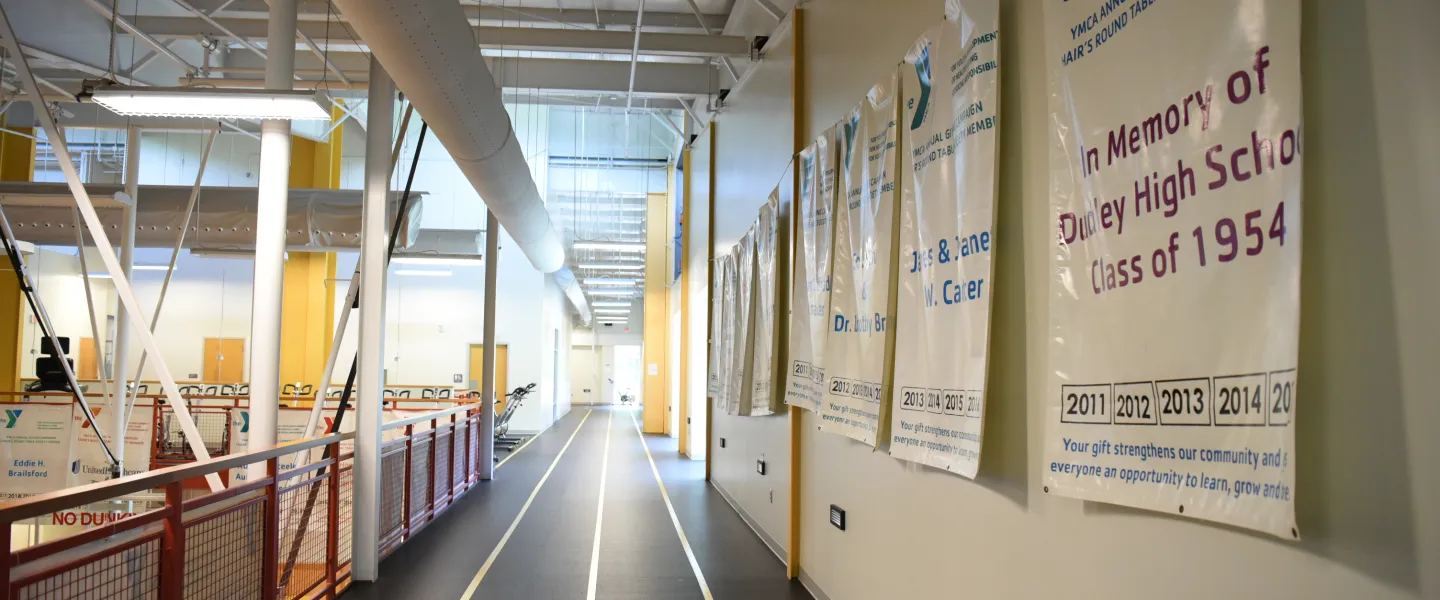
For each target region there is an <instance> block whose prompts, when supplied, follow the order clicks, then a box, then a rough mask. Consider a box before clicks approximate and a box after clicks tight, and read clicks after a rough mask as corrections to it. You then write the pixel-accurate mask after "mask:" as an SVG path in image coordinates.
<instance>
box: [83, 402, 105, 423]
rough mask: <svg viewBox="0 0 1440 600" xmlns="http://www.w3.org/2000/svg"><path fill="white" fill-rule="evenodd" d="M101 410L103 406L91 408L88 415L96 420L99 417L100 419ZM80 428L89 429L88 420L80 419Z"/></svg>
mask: <svg viewBox="0 0 1440 600" xmlns="http://www.w3.org/2000/svg"><path fill="white" fill-rule="evenodd" d="M102 408H104V407H103V406H96V407H93V408H91V409H90V414H91V415H93V416H95V417H96V418H99V417H100V409H102ZM80 428H81V429H89V428H90V419H81V423H80Z"/></svg>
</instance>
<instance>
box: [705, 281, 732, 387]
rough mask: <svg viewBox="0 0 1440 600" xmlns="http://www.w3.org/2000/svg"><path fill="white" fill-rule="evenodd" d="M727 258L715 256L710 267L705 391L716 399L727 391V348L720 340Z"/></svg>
mask: <svg viewBox="0 0 1440 600" xmlns="http://www.w3.org/2000/svg"><path fill="white" fill-rule="evenodd" d="M727 258H728V257H726V256H717V257H715V262H714V264H713V265H712V266H711V267H710V346H709V348H710V350H709V352H710V357H709V358H710V367H709V373H707V381H706V387H705V393H706V394H708V395H709V396H710V397H711V398H714V399H719V398H721V397H723V394H724V391H725V385H724V383H725V370H724V365H725V348H724V347H723V346H722V345H721V343H720V340H721V338H722V336H723V335H724V332H725V317H726V314H725V306H726V305H725V281H726V275H725V269H726V268H727V265H728V264H729V261H728V260H726V259H727Z"/></svg>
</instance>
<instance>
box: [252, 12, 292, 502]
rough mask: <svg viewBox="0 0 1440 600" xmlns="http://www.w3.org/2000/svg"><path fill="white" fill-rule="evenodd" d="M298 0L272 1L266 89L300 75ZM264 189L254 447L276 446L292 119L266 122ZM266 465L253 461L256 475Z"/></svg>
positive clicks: (258, 219)
mask: <svg viewBox="0 0 1440 600" xmlns="http://www.w3.org/2000/svg"><path fill="white" fill-rule="evenodd" d="M295 19H296V15H295V0H270V21H269V29H268V30H267V36H268V37H267V40H268V43H267V44H266V50H268V52H269V54H268V57H267V59H266V61H265V88H266V89H270V90H289V89H292V86H293V85H294V83H293V80H294V78H295ZM259 185H260V190H259V206H258V207H257V208H256V210H255V284H254V288H253V291H252V295H251V301H250V445H249V447H248V448H247V449H248V450H250V451H252V452H253V451H256V450H261V449H264V448H269V447H270V446H274V445H275V430H276V421H277V419H278V414H279V412H280V311H281V295H282V294H283V293H284V287H285V233H286V230H285V225H286V217H287V213H288V212H289V211H288V206H289V199H290V122H289V121H283V120H275V119H269V120H266V121H263V122H261V123H260V182H259ZM264 472H265V465H264V464H258V465H251V466H250V480H251V481H254V480H256V479H259V478H261V477H263V476H264Z"/></svg>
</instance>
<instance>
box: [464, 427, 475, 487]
mask: <svg viewBox="0 0 1440 600" xmlns="http://www.w3.org/2000/svg"><path fill="white" fill-rule="evenodd" d="M470 416H471V415H470V411H468V410H467V411H465V470H464V473H465V489H467V490H468V489H470V484H471V483H474V480H473V479H470V470H471V469H473V468H475V465H474V464H472V463H471V462H470V437H471V436H472V435H474V433H475V423H474V422H473V421H472V420H471V418H470Z"/></svg>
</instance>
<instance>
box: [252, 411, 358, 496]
mask: <svg viewBox="0 0 1440 600" xmlns="http://www.w3.org/2000/svg"><path fill="white" fill-rule="evenodd" d="M334 414H335V413H334V412H333V411H326V414H325V418H324V419H323V420H322V421H321V423H320V428H321V429H322V430H326V431H328V430H329V429H330V420H331V419H332V418H333V417H334ZM275 418H276V422H275V429H276V431H275V442H276V443H280V444H283V443H285V442H291V441H294V440H298V439H300V437H301V436H302V435H304V434H305V423H306V422H307V421H309V420H310V409H308V408H307V409H300V410H285V409H281V410H280V412H279V414H277V415H276V417H275ZM354 422H355V418H354V415H346V418H345V419H344V420H343V421H341V424H340V430H341V431H342V432H350V431H354V430H355V426H354ZM249 446H250V409H248V408H234V409H231V410H230V447H231V448H234V449H236V450H237V451H240V452H244V451H245V450H244V449H245V448H248V447H249ZM300 458H301V456H300V453H298V452H297V453H295V454H287V455H285V456H281V457H280V459H279V463H280V464H279V468H280V472H281V473H284V472H285V471H289V470H291V469H294V468H295V465H297V464H298V463H299V461H300ZM246 478H247V477H246V473H245V467H239V468H235V469H230V485H231V486H234V485H235V482H237V481H239V482H244V481H245V480H246Z"/></svg>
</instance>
